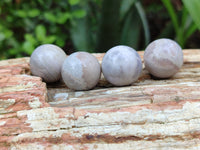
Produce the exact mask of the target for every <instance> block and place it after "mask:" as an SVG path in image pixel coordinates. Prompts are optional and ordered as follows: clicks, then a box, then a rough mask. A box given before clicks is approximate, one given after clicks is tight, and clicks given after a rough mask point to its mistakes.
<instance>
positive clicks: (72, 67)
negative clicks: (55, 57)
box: [62, 52, 101, 90]
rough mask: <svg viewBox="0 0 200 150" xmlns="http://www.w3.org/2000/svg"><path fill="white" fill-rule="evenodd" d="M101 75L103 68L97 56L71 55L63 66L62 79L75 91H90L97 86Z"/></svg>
mask: <svg viewBox="0 0 200 150" xmlns="http://www.w3.org/2000/svg"><path fill="white" fill-rule="evenodd" d="M100 75H101V67H100V64H99V62H98V60H97V59H96V57H95V56H93V55H91V54H89V53H87V52H75V53H73V54H71V55H69V56H68V57H67V58H66V59H65V61H64V63H63V66H62V78H63V81H64V82H65V84H66V85H67V87H69V88H70V89H73V90H89V89H92V88H94V87H95V86H96V84H97V83H98V82H99V79H100Z"/></svg>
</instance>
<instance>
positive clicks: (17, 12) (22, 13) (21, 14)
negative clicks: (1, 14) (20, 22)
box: [15, 10, 27, 18]
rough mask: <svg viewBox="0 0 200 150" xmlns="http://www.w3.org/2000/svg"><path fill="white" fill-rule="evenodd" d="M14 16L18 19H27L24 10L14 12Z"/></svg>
mask: <svg viewBox="0 0 200 150" xmlns="http://www.w3.org/2000/svg"><path fill="white" fill-rule="evenodd" d="M15 14H16V15H17V16H18V17H21V18H25V17H27V12H26V11H24V10H16V11H15Z"/></svg>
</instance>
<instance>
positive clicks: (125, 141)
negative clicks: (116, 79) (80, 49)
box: [0, 50, 200, 150]
mask: <svg viewBox="0 0 200 150" xmlns="http://www.w3.org/2000/svg"><path fill="white" fill-rule="evenodd" d="M139 54H140V56H141V58H142V59H143V57H142V56H143V52H139ZM94 55H95V56H96V57H97V58H98V60H99V61H100V62H101V60H102V58H103V55H104V54H94ZM199 81H200V50H184V65H183V67H182V68H181V70H180V71H179V72H178V73H177V74H176V75H175V76H173V77H172V78H170V79H167V80H157V79H153V78H152V77H151V76H150V75H149V74H148V72H147V71H146V70H145V68H143V72H142V75H141V77H140V78H139V80H138V81H137V82H136V83H134V84H133V85H131V86H126V87H113V86H112V85H110V84H109V83H108V82H107V81H106V80H105V79H104V77H103V76H102V77H101V80H100V81H99V84H98V86H97V87H96V88H95V89H93V90H90V91H72V90H70V89H68V88H67V87H65V86H64V84H63V83H62V81H61V82H58V83H54V84H48V85H47V86H46V84H45V83H44V82H42V80H41V79H40V78H39V77H34V76H31V75H30V68H29V58H20V59H12V60H5V61H0V149H13V150H15V149H42V150H43V149H55V150H57V149H105V150H107V149H138V150H143V149H150V150H154V149H176V150H178V149H200V83H199Z"/></svg>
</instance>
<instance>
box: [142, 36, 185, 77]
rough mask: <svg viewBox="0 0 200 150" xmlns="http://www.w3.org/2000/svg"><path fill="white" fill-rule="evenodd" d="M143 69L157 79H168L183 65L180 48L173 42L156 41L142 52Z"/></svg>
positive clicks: (165, 40) (167, 40) (168, 40)
mask: <svg viewBox="0 0 200 150" xmlns="http://www.w3.org/2000/svg"><path fill="white" fill-rule="evenodd" d="M144 64H145V68H146V69H147V70H148V71H149V73H150V74H152V75H153V76H155V77H157V78H169V77H171V76H173V75H174V74H176V73H177V72H178V71H179V69H180V68H181V66H182V65H183V52H182V48H181V47H180V46H179V45H178V43H176V42H175V41H173V40H170V39H158V40H155V41H153V42H151V43H150V44H149V45H148V46H147V48H146V49H145V52H144Z"/></svg>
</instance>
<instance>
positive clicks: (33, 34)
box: [0, 0, 149, 59]
mask: <svg viewBox="0 0 200 150" xmlns="http://www.w3.org/2000/svg"><path fill="white" fill-rule="evenodd" d="M135 3H138V6H136V5H135ZM115 8H116V9H115ZM102 11H104V13H101V12H102ZM113 12H114V13H113ZM115 12H116V13H115ZM141 18H142V20H141ZM142 24H143V25H144V29H145V30H144V31H145V39H146V40H145V41H146V42H145V43H148V42H149V37H148V36H149V33H148V32H149V30H148V29H147V27H148V25H147V20H146V18H145V13H144V10H143V8H142V5H141V4H140V2H139V1H136V0H127V1H121V0H118V3H117V2H116V0H109V1H106V0H104V1H102V0H84V1H81V0H68V1H66V0H57V1H56V2H55V1H53V0H45V1H44V0H35V1H23V0H1V1H0V59H6V58H12V57H22V56H29V55H31V53H32V52H33V50H34V49H35V48H36V47H37V46H38V45H41V44H45V43H53V44H56V45H58V46H60V47H62V48H64V47H66V45H67V43H69V42H70V43H72V44H73V47H74V48H75V50H76V51H78V50H84V51H88V52H103V51H106V50H107V49H108V48H110V47H111V46H114V45H117V44H126V45H129V46H132V47H135V48H137V47H138V43H139V40H138V39H139V38H138V37H141V36H142V34H141V33H140V32H141V25H142ZM105 28H107V29H105ZM146 29H147V30H146ZM129 31H130V32H129ZM118 39H119V40H118ZM106 43H108V44H107V45H106Z"/></svg>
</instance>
